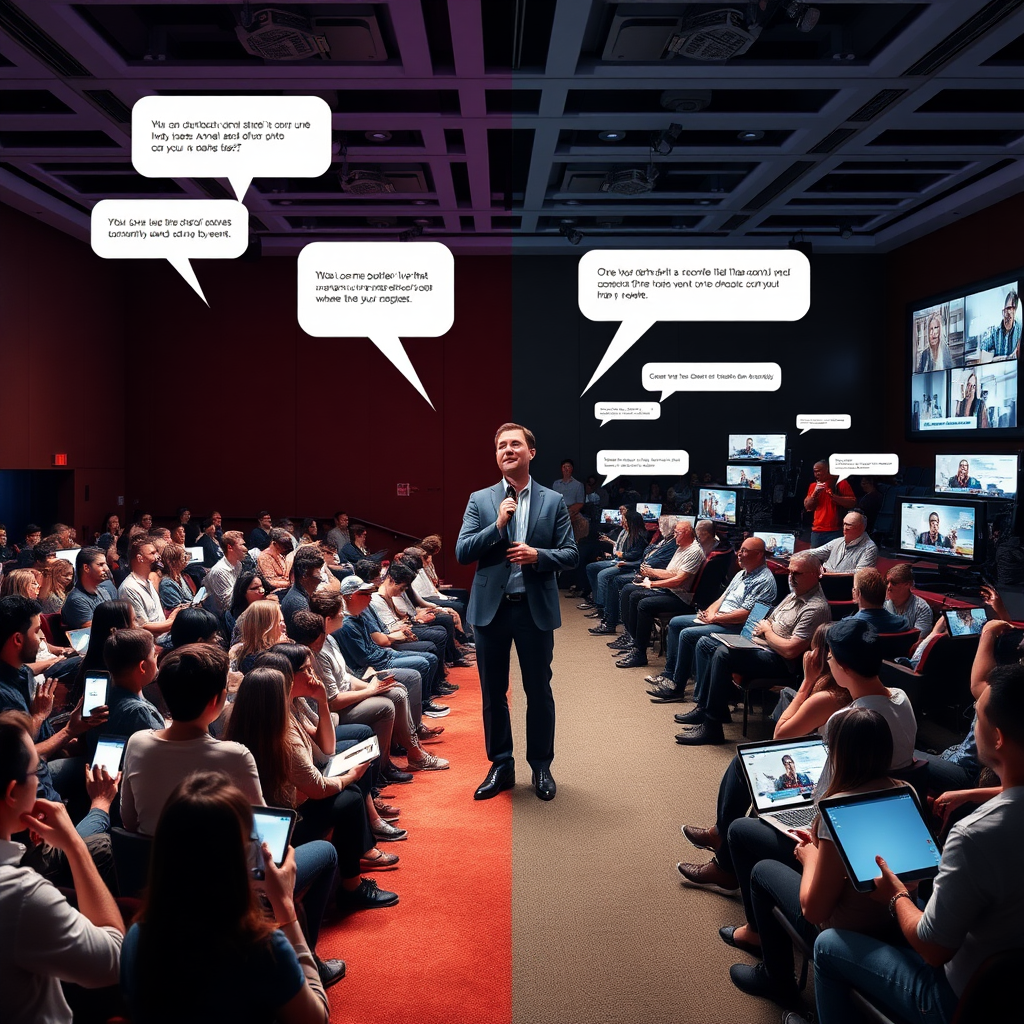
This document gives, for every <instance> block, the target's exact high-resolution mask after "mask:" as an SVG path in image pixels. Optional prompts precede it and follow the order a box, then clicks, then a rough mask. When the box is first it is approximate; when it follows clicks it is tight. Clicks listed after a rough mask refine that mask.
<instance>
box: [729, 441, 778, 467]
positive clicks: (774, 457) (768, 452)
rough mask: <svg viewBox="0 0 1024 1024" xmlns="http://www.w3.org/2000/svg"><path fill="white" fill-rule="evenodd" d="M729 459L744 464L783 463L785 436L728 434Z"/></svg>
mask: <svg viewBox="0 0 1024 1024" xmlns="http://www.w3.org/2000/svg"><path fill="white" fill-rule="evenodd" d="M728 457H729V459H731V460H736V459H743V460H744V461H745V462H785V461H786V435H785V434H730V435H729V456H728Z"/></svg>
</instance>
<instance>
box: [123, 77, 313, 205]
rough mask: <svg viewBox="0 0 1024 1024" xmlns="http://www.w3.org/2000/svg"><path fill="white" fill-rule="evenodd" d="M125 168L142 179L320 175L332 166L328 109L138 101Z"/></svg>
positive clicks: (243, 186)
mask: <svg viewBox="0 0 1024 1024" xmlns="http://www.w3.org/2000/svg"><path fill="white" fill-rule="evenodd" d="M132 164H133V165H134V167H135V170H137V171H138V172H139V174H141V175H142V176H143V177H144V178H227V179H228V181H229V182H230V184H231V187H232V189H234V192H235V197H236V198H237V199H238V201H239V202H241V201H242V199H243V198H244V197H245V193H246V192H247V191H248V189H249V186H250V185H251V184H252V179H253V178H256V177H260V178H287V177H297V178H319V177H320V175H321V174H326V173H327V171H328V170H329V169H330V166H331V108H330V107H329V106H328V105H327V104H326V103H325V102H324V100H322V99H321V98H320V97H319V96H143V97H142V99H140V100H138V101H137V102H136V103H135V106H133V107H132Z"/></svg>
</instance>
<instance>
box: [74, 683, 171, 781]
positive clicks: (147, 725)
mask: <svg viewBox="0 0 1024 1024" xmlns="http://www.w3.org/2000/svg"><path fill="white" fill-rule="evenodd" d="M107 707H108V708H109V709H110V717H109V718H108V719H107V721H106V724H105V725H101V726H99V727H97V728H95V729H90V730H89V731H88V732H87V733H86V734H85V736H84V737H83V739H84V741H85V751H86V753H85V759H86V762H87V763H89V764H92V759H93V757H94V756H95V754H96V744H97V743H98V742H99V739H100V736H123V737H125V739H127V738H128V737H129V736H131V735H132V734H133V733H136V732H141V731H142V730H143V729H163V728H165V727H166V724H167V723H166V722H165V721H164V716H163V715H161V714H160V712H159V711H158V710H157V708H156V706H155V705H153V704H150V702H149V701H148V700H146V698H145V697H143V696H142V694H141V693H140V694H134V693H132V692H131V690H125V689H123V688H122V687H120V686H110V687H109V688H108V690H107Z"/></svg>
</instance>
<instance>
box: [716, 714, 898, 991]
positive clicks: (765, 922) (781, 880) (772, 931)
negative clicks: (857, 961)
mask: <svg viewBox="0 0 1024 1024" xmlns="http://www.w3.org/2000/svg"><path fill="white" fill-rule="evenodd" d="M891 761H892V732H891V731H890V729H889V725H888V723H887V722H886V720H885V719H884V718H883V717H882V716H881V715H880V714H879V713H878V712H877V711H872V710H871V709H870V708H865V707H851V708H849V709H848V710H847V711H846V712H845V713H844V714H842V715H839V716H837V717H836V720H835V725H834V727H833V728H832V729H831V730H830V742H829V751H828V770H827V773H828V775H829V776H830V777H831V780H832V781H831V782H830V783H829V785H828V788H827V789H826V790H825V791H823V792H820V793H818V794H816V799H818V800H820V799H822V798H823V797H826V796H838V795H840V794H843V795H848V794H851V793H864V792H871V791H875V790H887V789H892V788H894V787H897V786H900V785H902V783H900V782H898V781H897V780H895V779H891V778H889V774H888V773H889V765H890V763H891ZM794 836H795V838H796V839H797V844H796V849H795V850H794V851H793V857H794V858H795V861H796V866H793V862H790V864H785V863H783V862H781V861H779V860H762V861H760V862H758V863H757V864H756V865H755V867H754V869H753V871H752V872H751V876H750V890H749V899H748V901H747V903H746V904H745V909H746V912H747V921H746V923H745V924H743V925H740V926H739V927H738V928H730V929H723V931H727V932H729V933H730V935H731V938H732V939H733V944H734V945H736V946H737V947H738V948H740V949H743V950H745V951H747V952H750V953H752V954H753V955H755V956H756V955H760V956H761V957H762V962H761V963H760V964H757V965H755V966H751V965H749V964H734V965H733V966H732V967H731V968H730V970H729V976H730V977H731V978H732V981H733V984H734V985H736V987H737V988H739V989H740V990H741V991H743V992H747V993H749V994H750V995H756V996H764V997H765V998H768V999H774V1000H775V1001H776V1002H778V1003H781V1004H783V1005H788V1004H792V1003H794V1002H796V1000H797V998H798V995H799V993H798V990H797V987H796V983H795V982H794V980H793V946H792V943H791V941H790V939H789V937H788V936H787V934H786V932H785V930H784V929H783V928H782V926H781V925H780V924H779V922H778V921H777V920H776V919H775V916H774V915H773V913H772V910H773V908H774V907H776V906H777V907H779V909H780V910H781V911H782V913H783V914H784V915H785V916H786V918H787V920H788V921H789V922H790V923H791V924H792V925H793V927H794V928H795V929H796V930H797V931H798V932H799V933H800V935H802V936H803V938H804V939H805V940H806V942H807V944H808V945H811V944H812V943H813V942H814V939H815V937H816V935H817V933H818V928H819V927H821V928H847V929H849V930H851V931H857V932H861V933H864V934H868V935H876V936H878V937H880V938H895V937H896V935H895V933H894V931H893V922H892V919H891V918H890V916H889V913H888V910H887V908H886V907H885V905H884V904H881V903H878V902H876V901H875V900H874V899H872V898H871V896H870V894H868V893H860V892H857V891H856V890H855V889H854V888H853V886H852V885H851V884H850V882H849V881H848V880H847V877H846V869H845V868H844V866H843V862H842V860H841V859H840V856H839V854H838V852H837V851H836V847H835V843H833V842H832V836H831V833H830V832H829V830H828V827H827V825H826V824H825V823H824V822H823V821H822V818H821V816H820V815H817V816H816V817H815V820H814V823H813V824H812V825H811V827H810V829H809V830H806V831H805V830H803V829H795V830H794ZM801 872H802V874H801Z"/></svg>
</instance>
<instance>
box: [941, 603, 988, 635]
mask: <svg viewBox="0 0 1024 1024" xmlns="http://www.w3.org/2000/svg"><path fill="white" fill-rule="evenodd" d="M942 614H943V615H945V616H946V625H947V626H948V627H949V634H950V636H979V635H980V634H981V631H982V629H984V627H985V623H986V622H987V621H988V619H987V617H986V614H985V609H984V608H949V609H947V610H946V611H944V612H943V613H942Z"/></svg>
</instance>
